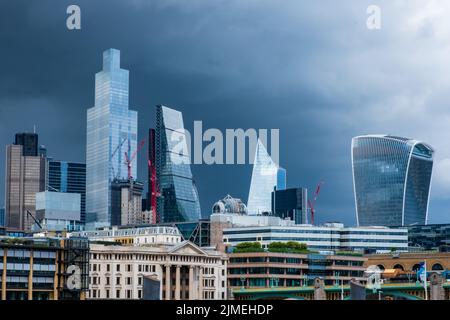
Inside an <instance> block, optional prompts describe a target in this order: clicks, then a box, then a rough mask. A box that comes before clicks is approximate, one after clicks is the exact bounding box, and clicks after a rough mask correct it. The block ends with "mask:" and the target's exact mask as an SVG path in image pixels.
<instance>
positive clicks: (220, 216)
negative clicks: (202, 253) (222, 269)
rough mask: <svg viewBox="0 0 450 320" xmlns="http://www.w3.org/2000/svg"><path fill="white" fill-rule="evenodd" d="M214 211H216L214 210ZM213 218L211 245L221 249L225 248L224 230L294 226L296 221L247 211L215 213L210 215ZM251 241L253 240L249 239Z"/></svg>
mask: <svg viewBox="0 0 450 320" xmlns="http://www.w3.org/2000/svg"><path fill="white" fill-rule="evenodd" d="M213 212H214V211H213ZM210 220H211V227H210V229H211V231H210V235H211V236H210V238H211V246H213V247H215V248H217V249H218V250H220V251H224V250H225V244H224V230H226V229H227V230H228V229H234V228H237V229H239V228H241V230H243V229H245V228H247V227H255V228H258V227H268V226H283V227H287V226H293V225H294V221H292V220H284V219H281V218H280V217H276V216H267V215H266V216H263V215H247V214H245V213H242V214H241V213H232V212H226V213H213V214H211V216H210ZM249 241H251V240H249Z"/></svg>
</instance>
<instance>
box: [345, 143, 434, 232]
mask: <svg viewBox="0 0 450 320" xmlns="http://www.w3.org/2000/svg"><path fill="white" fill-rule="evenodd" d="M433 154H434V150H433V149H432V148H431V147H430V146H429V145H427V144H425V143H423V142H420V141H416V140H412V139H407V138H402V137H395V136H389V135H366V136H360V137H355V138H353V140H352V169H353V185H354V192H355V204H356V219H357V223H358V225H359V226H371V225H372V226H408V225H412V224H425V223H426V221H427V213H428V201H429V194H430V186H431V174H432V170H433Z"/></svg>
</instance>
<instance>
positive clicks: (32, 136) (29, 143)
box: [14, 132, 39, 157]
mask: <svg viewBox="0 0 450 320" xmlns="http://www.w3.org/2000/svg"><path fill="white" fill-rule="evenodd" d="M14 144H15V145H21V146H22V147H23V148H22V150H23V151H22V153H23V155H24V156H26V157H28V156H31V157H36V156H37V155H38V151H39V143H38V135H37V134H36V133H26V132H25V133H16V139H15V141H14Z"/></svg>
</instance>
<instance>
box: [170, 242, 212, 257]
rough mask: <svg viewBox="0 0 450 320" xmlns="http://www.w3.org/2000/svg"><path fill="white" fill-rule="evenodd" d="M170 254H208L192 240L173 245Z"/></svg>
mask: <svg viewBox="0 0 450 320" xmlns="http://www.w3.org/2000/svg"><path fill="white" fill-rule="evenodd" d="M169 254H185V255H192V254H195V255H202V256H206V255H208V254H207V253H206V252H205V251H203V250H202V249H201V248H200V247H198V246H196V245H195V244H193V243H192V242H189V241H184V242H182V243H180V244H179V245H177V246H175V247H173V248H172V249H171V250H170V251H169Z"/></svg>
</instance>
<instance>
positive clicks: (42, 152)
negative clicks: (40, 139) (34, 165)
mask: <svg viewBox="0 0 450 320" xmlns="http://www.w3.org/2000/svg"><path fill="white" fill-rule="evenodd" d="M39 155H40V156H42V157H46V158H47V159H48V157H47V147H46V146H44V145H43V144H41V145H40V146H39Z"/></svg>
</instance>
